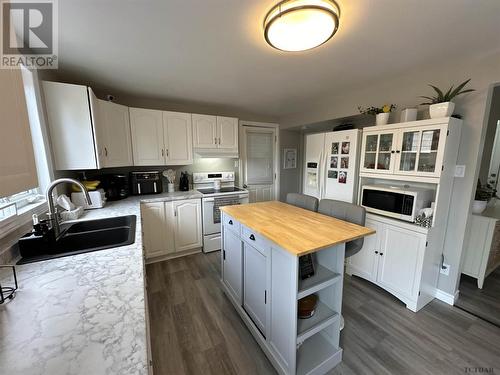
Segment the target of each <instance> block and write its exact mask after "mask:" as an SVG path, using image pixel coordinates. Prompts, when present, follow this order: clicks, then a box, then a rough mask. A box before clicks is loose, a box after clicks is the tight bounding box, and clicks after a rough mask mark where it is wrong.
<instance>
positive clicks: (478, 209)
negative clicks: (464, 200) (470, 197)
mask: <svg viewBox="0 0 500 375" xmlns="http://www.w3.org/2000/svg"><path fill="white" fill-rule="evenodd" d="M487 205H488V201H478V200H474V201H473V202H472V213H473V214H481V213H483V211H484V210H486V206H487Z"/></svg>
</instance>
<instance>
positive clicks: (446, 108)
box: [429, 102, 455, 118]
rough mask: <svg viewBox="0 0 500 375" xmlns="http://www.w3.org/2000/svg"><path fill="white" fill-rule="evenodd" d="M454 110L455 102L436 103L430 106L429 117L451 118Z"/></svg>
mask: <svg viewBox="0 0 500 375" xmlns="http://www.w3.org/2000/svg"><path fill="white" fill-rule="evenodd" d="M454 110H455V103H453V102H444V103H436V104H431V105H430V106H429V115H430V116H431V118H443V117H450V116H451V115H452V114H453V111H454Z"/></svg>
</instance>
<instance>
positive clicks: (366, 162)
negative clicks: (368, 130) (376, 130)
mask: <svg viewBox="0 0 500 375" xmlns="http://www.w3.org/2000/svg"><path fill="white" fill-rule="evenodd" d="M377 144H378V134H370V135H367V136H366V143H365V149H364V159H363V168H364V169H372V170H375V166H376V162H377Z"/></svg>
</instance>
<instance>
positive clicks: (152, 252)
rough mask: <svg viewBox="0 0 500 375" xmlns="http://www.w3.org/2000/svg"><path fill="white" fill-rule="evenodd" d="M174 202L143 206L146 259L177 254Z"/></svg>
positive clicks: (142, 218)
mask: <svg viewBox="0 0 500 375" xmlns="http://www.w3.org/2000/svg"><path fill="white" fill-rule="evenodd" d="M172 203H173V202H156V203H142V204H141V220H142V235H143V241H142V242H143V245H144V250H145V253H146V258H153V257H156V256H161V255H166V254H169V253H173V252H175V243H174V227H175V226H174V210H173V204H172Z"/></svg>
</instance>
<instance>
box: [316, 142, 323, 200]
mask: <svg viewBox="0 0 500 375" xmlns="http://www.w3.org/2000/svg"><path fill="white" fill-rule="evenodd" d="M322 171H323V151H321V152H320V153H319V163H318V173H317V175H316V178H317V180H316V185H317V187H318V189H317V190H318V199H321V197H322V196H323V183H322Z"/></svg>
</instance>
